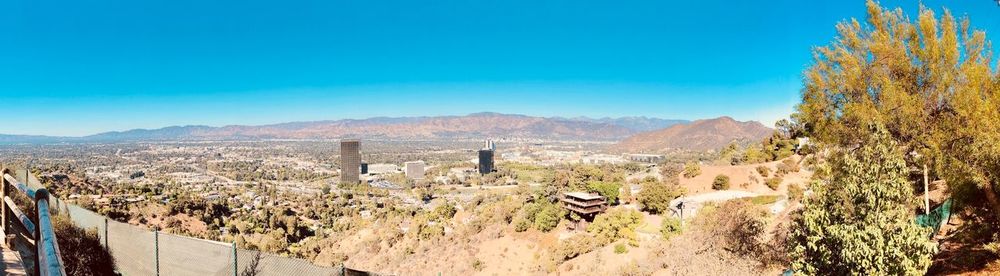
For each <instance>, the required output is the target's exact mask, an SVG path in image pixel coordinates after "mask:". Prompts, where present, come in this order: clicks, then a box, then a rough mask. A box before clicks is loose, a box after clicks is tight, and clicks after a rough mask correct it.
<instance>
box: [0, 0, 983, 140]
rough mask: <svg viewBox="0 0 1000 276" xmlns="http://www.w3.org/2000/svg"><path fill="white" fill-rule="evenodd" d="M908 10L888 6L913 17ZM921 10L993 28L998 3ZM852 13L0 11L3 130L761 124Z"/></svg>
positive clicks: (830, 6)
mask: <svg viewBox="0 0 1000 276" xmlns="http://www.w3.org/2000/svg"><path fill="white" fill-rule="evenodd" d="M917 3H918V2H917V1H902V0H898V1H883V4H884V5H886V6H890V7H897V6H902V7H903V8H904V9H905V10H906V11H907V12H908V13H909V14H911V17H915V14H916V10H917ZM923 3H924V4H925V5H927V6H929V7H931V8H935V9H940V8H941V7H942V6H944V5H947V6H948V8H950V9H951V10H952V11H953V12H954V13H955V14H957V15H966V14H967V15H969V16H970V17H971V18H972V22H973V25H974V26H975V27H977V28H980V29H984V30H986V31H987V32H988V34H1000V19H998V18H1000V7H998V6H997V4H996V3H995V1H991V0H939V1H923ZM864 10H865V8H864V1H405V2H404V1H254V0H247V1H190V0H151V1H124V0H92V1H68V0H41V1H39V0H7V1H3V2H2V3H0V106H2V109H0V110H2V111H0V118H3V121H4V123H3V124H0V133H5V134H46V135H86V134H93V133H97V132H102V131H108V130H124V129H131V128H157V127H163V126H170V125H187V124H204V125H216V126H218V125H228V124H267V123H278V122H288V121H306V120H328V119H344V118H366V117H373V116H421V115H461V114H467V113H473V112H481V111H494V112H505V113H519V114H528V115H539V116H566V117H570V116H590V117H604V116H614V117H617V116H652V117H661V118H677V119H699V118H710V117H717V116H722V115H728V116H732V117H734V118H737V119H741V120H759V121H762V122H765V123H767V124H770V123H772V122H773V121H775V120H776V119H778V118H782V117H786V116H787V115H788V114H789V113H790V112H791V111H792V110H793V106H794V105H795V104H796V103H797V102H798V97H799V89H800V87H801V80H800V79H801V77H800V76H801V72H802V70H803V69H804V68H805V67H806V66H807V65H808V64H809V63H810V59H811V52H810V51H811V47H813V46H818V45H825V44H827V43H829V42H830V41H831V39H832V38H833V36H834V34H835V32H834V24H836V23H837V22H838V21H841V20H844V19H846V18H850V17H858V18H861V17H863V15H864ZM989 37H994V36H989ZM992 40H993V41H995V42H997V41H998V40H996V39H992Z"/></svg>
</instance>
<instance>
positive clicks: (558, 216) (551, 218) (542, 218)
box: [534, 203, 566, 232]
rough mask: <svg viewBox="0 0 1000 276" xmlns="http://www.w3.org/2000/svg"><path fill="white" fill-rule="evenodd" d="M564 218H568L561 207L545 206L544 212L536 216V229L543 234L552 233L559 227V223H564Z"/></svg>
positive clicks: (554, 205)
mask: <svg viewBox="0 0 1000 276" xmlns="http://www.w3.org/2000/svg"><path fill="white" fill-rule="evenodd" d="M564 216H566V213H565V211H564V210H563V208H561V207H559V205H556V204H551V203H549V204H545V207H543V208H542V211H541V212H538V214H536V215H535V221H534V226H535V229H538V231H542V232H548V231H552V229H554V228H556V226H558V225H559V221H562V218H563V217H564Z"/></svg>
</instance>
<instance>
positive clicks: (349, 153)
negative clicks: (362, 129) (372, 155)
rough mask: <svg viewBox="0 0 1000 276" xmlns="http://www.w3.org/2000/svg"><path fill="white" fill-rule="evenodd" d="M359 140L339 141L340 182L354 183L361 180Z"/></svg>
mask: <svg viewBox="0 0 1000 276" xmlns="http://www.w3.org/2000/svg"><path fill="white" fill-rule="evenodd" d="M360 148H361V142H360V141H358V140H341V141H340V182H341V183H351V184H355V183H358V182H361V177H360V176H359V174H360V170H361V153H360V152H359V149H360Z"/></svg>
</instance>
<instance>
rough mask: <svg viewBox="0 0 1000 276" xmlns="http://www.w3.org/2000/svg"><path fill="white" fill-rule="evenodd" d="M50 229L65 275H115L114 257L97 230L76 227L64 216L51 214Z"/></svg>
mask: <svg viewBox="0 0 1000 276" xmlns="http://www.w3.org/2000/svg"><path fill="white" fill-rule="evenodd" d="M52 229H53V231H54V232H55V234H56V238H57V240H58V243H59V251H60V252H61V253H62V256H64V258H63V265H64V267H65V269H66V274H67V275H84V276H87V275H115V259H114V257H113V256H111V252H108V251H107V250H105V249H104V245H102V244H101V239H100V236H98V233H97V231H95V230H84V229H83V228H80V227H77V226H76V225H73V223H72V222H71V221H70V220H69V218H68V217H65V216H53V217H52Z"/></svg>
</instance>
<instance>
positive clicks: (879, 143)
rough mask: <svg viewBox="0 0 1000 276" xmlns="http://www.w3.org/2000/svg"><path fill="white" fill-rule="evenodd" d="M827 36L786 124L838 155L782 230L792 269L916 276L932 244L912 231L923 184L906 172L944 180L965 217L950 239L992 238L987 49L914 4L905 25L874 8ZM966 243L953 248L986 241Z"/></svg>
mask: <svg viewBox="0 0 1000 276" xmlns="http://www.w3.org/2000/svg"><path fill="white" fill-rule="evenodd" d="M837 31H838V36H837V39H836V40H835V41H834V42H833V43H831V44H830V45H828V46H824V47H819V48H816V49H815V61H814V63H813V64H812V65H811V66H810V67H809V68H808V69H806V71H805V73H804V74H805V88H804V89H803V96H802V100H803V101H802V103H801V104H800V105H799V106H798V107H797V113H796V114H795V115H793V119H794V121H796V122H797V123H799V124H801V125H802V126H804V128H803V129H804V132H805V134H806V135H807V136H809V137H811V138H812V140H813V141H814V142H816V143H819V144H823V145H829V146H831V147H832V148H833V149H836V150H838V151H841V152H842V153H841V154H839V155H837V157H836V158H835V160H832V162H831V164H828V165H829V168H830V171H826V170H824V169H818V170H817V171H816V172H817V173H816V176H817V177H818V178H820V179H822V180H823V181H821V182H819V183H817V184H815V185H812V186H813V189H814V192H815V194H814V196H812V197H807V198H806V199H805V203H806V204H805V210H804V212H803V215H802V217H800V218H798V219H797V222H796V227H795V228H793V231H794V232H793V234H794V235H793V236H794V237H795V239H794V240H795V241H796V243H797V246H796V249H795V250H794V251H793V252H792V253H793V256H792V257H793V258H794V267H795V268H796V269H798V270H800V271H802V272H804V273H807V274H808V273H830V274H895V275H920V274H924V273H925V272H926V271H927V269H928V266H930V265H931V261H930V258H931V255H930V254H931V252H932V249H933V245H928V242H927V237H928V235H927V234H928V233H927V231H926V230H924V229H920V228H918V227H917V226H916V225H915V224H914V223H913V213H914V208H913V207H914V206H913V205H915V204H913V201H915V198H914V195H913V191H914V190H916V191H918V192H921V193H922V192H924V191H923V189H924V187H923V185H919V184H918V183H920V181H917V180H916V179H915V177H912V176H913V175H912V174H911V172H913V171H922V168H924V167H925V166H926V167H927V168H929V170H927V171H926V174H927V175H926V176H927V177H928V178H930V179H931V180H934V179H942V180H944V181H945V183H947V185H948V189H947V191H948V192H949V193H950V196H951V197H952V198H953V199H955V202H956V207H957V209H958V210H962V211H958V212H956V213H958V214H962V215H964V216H965V217H964V221H965V223H966V224H967V225H966V227H963V228H962V229H960V230H961V231H967V230H968V229H992V230H988V231H986V232H993V233H995V232H996V231H997V229H1000V228H998V223H997V221H998V220H997V218H998V217H1000V196H998V192H1000V174H997V173H996V172H997V171H1000V72H998V71H997V69H996V67H994V66H993V65H992V64H991V63H992V62H993V61H992V57H993V52H992V49H991V45H990V43H989V42H988V41H987V40H986V33H985V32H982V31H978V30H973V29H972V28H971V24H970V23H969V20H968V19H961V20H957V19H956V18H955V17H954V16H953V15H952V14H951V13H950V12H949V11H947V10H945V11H944V13H943V14H942V15H940V16H939V15H937V14H935V12H934V11H932V10H930V9H927V8H924V7H921V10H920V12H919V15H918V16H917V17H916V18H915V20H912V21H911V18H910V17H907V16H906V15H905V14H904V13H903V12H902V10H901V9H896V10H887V9H885V8H883V7H881V6H880V5H879V4H878V3H876V2H874V1H869V2H868V4H867V21H865V22H860V21H857V20H851V21H845V22H842V23H840V24H838V25H837ZM870 126H878V127H877V128H876V129H875V130H874V133H873V130H872V128H870ZM921 174H923V173H921ZM922 176H923V175H920V176H918V177H922ZM970 234H971V235H969V236H967V238H966V239H964V240H963V241H962V242H963V243H968V242H972V243H977V242H978V243H989V242H991V241H994V240H996V237H990V235H981V234H972V233H970ZM993 259H996V258H995V257H993ZM957 265H958V266H969V265H971V264H968V263H966V264H957Z"/></svg>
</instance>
